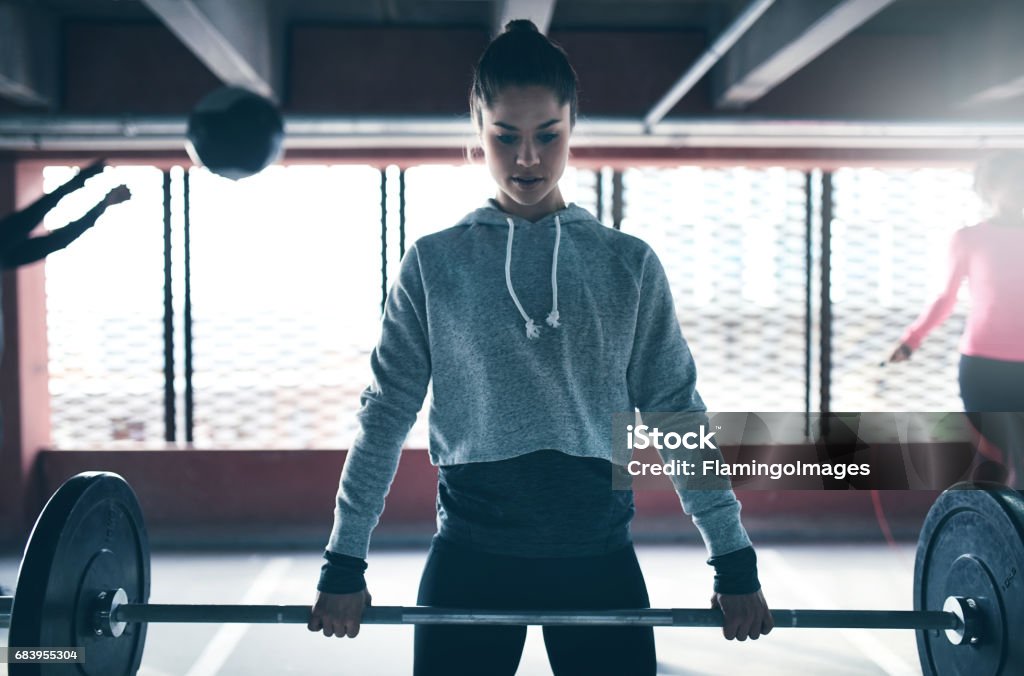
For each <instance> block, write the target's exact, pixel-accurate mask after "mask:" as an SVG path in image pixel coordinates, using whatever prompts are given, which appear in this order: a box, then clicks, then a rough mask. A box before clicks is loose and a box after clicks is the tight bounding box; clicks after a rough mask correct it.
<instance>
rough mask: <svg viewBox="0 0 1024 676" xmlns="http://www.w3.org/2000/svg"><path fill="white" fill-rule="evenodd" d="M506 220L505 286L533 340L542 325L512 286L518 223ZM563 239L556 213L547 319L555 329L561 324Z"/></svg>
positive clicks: (528, 334)
mask: <svg viewBox="0 0 1024 676" xmlns="http://www.w3.org/2000/svg"><path fill="white" fill-rule="evenodd" d="M505 220H506V221H508V241H507V243H506V246H505V286H506V287H508V295H510V296H511V297H512V302H513V303H515V304H516V309H517V310H519V314H520V315H521V316H522V318H523V320H524V321H525V322H526V337H527V338H529V339H531V340H532V339H534V338H539V337H540V327H539V326H537V323H536V322H534V321H533V319H532V318H531V317H530V315H528V314H526V310H524V309H523V304H522V303H520V302H519V297H518V296H516V291H515V289H513V288H512V239H513V238H514V237H515V231H516V224H515V221H513V220H512V218H511V217H509V218H507V219H505ZM561 241H562V221H561V219H560V218H559V217H558V216H557V215H555V247H554V250H553V251H552V253H551V312H549V313H548V316H547V318H546V319H545V322H546V323H547V325H548V326H550V327H551V328H553V329H557V328H558V327H559V326H561V322H560V317H559V315H558V246H559V244H560V243H561Z"/></svg>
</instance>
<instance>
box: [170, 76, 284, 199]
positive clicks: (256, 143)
mask: <svg viewBox="0 0 1024 676" xmlns="http://www.w3.org/2000/svg"><path fill="white" fill-rule="evenodd" d="M283 146H284V121H283V120H282V119H281V113H280V112H279V111H278V110H277V108H276V107H275V106H274V104H273V103H271V102H270V101H268V100H267V99H265V98H263V97H262V96H260V95H259V94H255V93H253V92H251V91H249V90H247V89H242V88H241V87H221V88H220V89H217V90H215V91H213V92H211V93H210V94H207V95H206V96H204V97H203V99H202V100H201V101H200V102H199V103H198V104H197V105H196V107H195V108H194V109H193V110H192V114H191V115H189V117H188V142H187V143H186V146H185V147H186V150H187V151H188V154H189V157H191V158H192V161H193V162H195V163H196V164H201V165H203V166H205V167H206V168H207V169H209V170H210V171H212V172H213V173H215V174H219V175H221V176H224V177H225V178H230V179H233V180H237V179H240V178H245V177H246V176H252V175H253V174H256V173H259V172H260V171H262V170H263V169H265V168H266V167H267V165H269V164H272V163H273V162H275V161H277V160H278V159H279V158H280V157H281V152H282V149H283Z"/></svg>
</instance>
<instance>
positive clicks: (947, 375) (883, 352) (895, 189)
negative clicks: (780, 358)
mask: <svg viewBox="0 0 1024 676" xmlns="http://www.w3.org/2000/svg"><path fill="white" fill-rule="evenodd" d="M971 184H972V178H971V174H970V172H969V171H964V170H955V169H898V170H897V169H893V170H880V169H871V168H866V169H853V168H847V169H841V170H839V171H837V172H835V174H834V178H833V186H834V203H835V210H834V216H835V218H834V221H833V223H832V240H831V242H832V287H831V290H830V292H831V298H832V304H833V317H834V322H833V327H834V328H833V342H832V357H833V369H832V410H835V411H958V410H962V404H961V402H960V399H959V391H958V386H957V381H956V378H957V375H956V373H957V362H958V358H959V356H958V350H957V341H958V338H959V336H960V333H961V331H962V329H963V322H964V317H965V312H966V303H965V302H964V297H965V296H966V288H962V289H961V302H960V303H958V305H957V308H956V309H955V310H954V312H953V314H952V315H951V316H950V318H949V319H948V320H947V321H946V322H945V324H943V325H942V326H940V327H939V328H937V329H936V330H935V331H934V332H932V334H931V335H930V336H929V337H928V338H927V339H926V340H925V342H924V343H923V344H922V345H921V348H920V350H918V352H917V353H915V354H914V357H913V359H911V360H910V361H909V362H904V363H902V364H895V365H893V364H890V365H888V366H885V367H881V366H879V364H881V363H882V362H883V361H885V360H886V359H887V358H888V356H889V354H890V353H891V352H892V350H893V349H894V348H895V347H896V345H897V341H898V340H899V337H900V335H901V334H902V332H903V329H904V328H905V327H906V326H907V325H908V324H909V323H910V322H911V321H913V320H914V318H915V317H917V315H918V314H919V313H920V312H921V311H922V310H923V309H924V307H925V305H926V303H928V302H930V301H931V300H932V299H933V298H934V297H935V295H936V294H937V293H938V291H939V289H940V288H941V286H942V283H943V281H944V279H945V274H946V263H947V250H948V246H949V239H950V236H951V235H952V233H953V232H954V231H955V230H956V229H957V228H959V227H962V226H964V225H967V224H970V223H973V222H977V221H978V220H980V218H981V217H982V215H983V214H982V211H983V208H982V204H981V203H980V200H978V198H977V197H976V195H975V194H974V192H973V190H972V189H971Z"/></svg>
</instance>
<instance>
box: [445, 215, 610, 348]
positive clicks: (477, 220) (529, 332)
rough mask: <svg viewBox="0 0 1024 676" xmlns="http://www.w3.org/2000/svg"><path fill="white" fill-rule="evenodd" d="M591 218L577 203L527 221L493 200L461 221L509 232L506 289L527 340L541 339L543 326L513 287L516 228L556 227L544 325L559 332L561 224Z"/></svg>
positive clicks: (506, 253) (506, 254)
mask: <svg viewBox="0 0 1024 676" xmlns="http://www.w3.org/2000/svg"><path fill="white" fill-rule="evenodd" d="M592 219H593V217H592V216H591V215H590V214H589V213H588V212H587V211H586V210H585V209H581V208H580V207H578V206H576V205H575V204H570V205H569V206H567V207H565V208H564V209H559V210H558V211H556V212H554V213H551V214H548V215H547V216H544V217H543V218H541V219H540V220H538V221H527V220H526V219H525V218H520V217H518V216H513V215H512V214H508V213H505V212H504V211H502V210H501V209H499V208H498V206H497V203H496V202H495V201H494V200H489V201H488V203H487V205H486V206H483V207H481V208H479V209H477V210H476V211H474V212H472V213H470V214H468V215H467V216H466V217H465V218H463V219H462V220H461V221H460V222H459V225H470V224H477V225H492V226H495V227H499V228H500V227H504V228H507V229H508V233H507V235H506V245H505V286H506V288H507V289H508V295H509V296H510V297H511V298H512V302H513V303H515V306H516V309H517V310H519V315H520V316H521V317H522V318H523V322H524V325H525V328H526V337H527V338H529V339H530V340H533V339H535V338H539V337H540V326H539V325H538V324H537V322H535V321H534V320H533V318H532V317H531V316H530V314H529V313H528V312H527V311H526V309H525V308H524V307H523V304H522V303H521V302H520V301H519V296H517V295H516V290H515V286H514V285H513V284H512V247H513V242H514V240H515V232H516V225H517V224H518V225H520V226H525V225H532V226H534V227H536V226H542V227H543V226H545V225H553V226H554V228H555V245H554V247H553V248H552V250H551V310H550V312H548V314H547V316H546V317H545V318H544V322H545V323H546V324H547V325H548V326H550V327H551V328H552V329H557V328H559V327H561V325H562V323H561V315H560V313H559V311H558V248H559V245H560V244H561V241H562V225H563V224H568V223H572V222H574V221H583V220H587V221H589V220H592Z"/></svg>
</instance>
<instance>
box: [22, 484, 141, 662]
mask: <svg viewBox="0 0 1024 676" xmlns="http://www.w3.org/2000/svg"><path fill="white" fill-rule="evenodd" d="M117 588H121V589H124V590H125V592H126V593H127V595H128V601H129V602H130V603H146V602H147V601H148V600H149V539H148V537H147V535H146V527H145V524H144V523H143V520H142V511H141V510H140V508H139V503H138V500H137V498H136V497H135V492H134V491H132V489H131V487H130V486H129V485H128V484H127V482H125V480H124V479H122V478H121V477H120V476H118V475H116V474H110V473H105V472H86V473H83V474H79V475H77V476H74V477H72V478H70V479H68V480H67V481H66V482H64V484H63V485H62V486H61V487H60V488H59V489H57V492H56V493H54V494H53V497H52V498H50V500H49V502H47V503H46V506H45V507H44V508H43V511H42V513H41V514H40V515H39V519H38V520H37V521H36V525H35V528H33V530H32V536H31V537H30V538H29V542H28V546H27V547H26V548H25V556H24V558H23V559H22V561H21V568H20V570H19V571H18V586H17V589H16V590H15V595H14V607H13V609H12V614H11V630H10V635H9V639H8V642H9V644H10V645H11V646H15V647H19V648H31V647H70V646H82V647H84V648H85V662H84V663H78V664H74V665H67V664H59V665H45V664H11V665H10V676H50V675H51V674H52V675H53V676H64V675H67V674H81V675H82V676H127V675H129V674H134V673H135V672H136V671H138V668H139V664H140V663H141V662H142V650H143V647H144V644H145V641H146V625H145V624H129V625H128V626H127V627H126V628H125V631H124V634H122V635H121V636H120V637H118V638H107V637H98V636H96V635H95V634H94V633H93V627H92V623H91V617H90V615H91V605H92V603H93V601H94V599H95V598H96V596H97V594H99V592H101V591H104V590H110V589H117Z"/></svg>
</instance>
